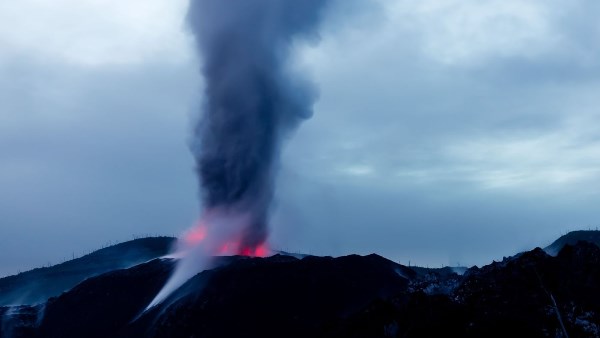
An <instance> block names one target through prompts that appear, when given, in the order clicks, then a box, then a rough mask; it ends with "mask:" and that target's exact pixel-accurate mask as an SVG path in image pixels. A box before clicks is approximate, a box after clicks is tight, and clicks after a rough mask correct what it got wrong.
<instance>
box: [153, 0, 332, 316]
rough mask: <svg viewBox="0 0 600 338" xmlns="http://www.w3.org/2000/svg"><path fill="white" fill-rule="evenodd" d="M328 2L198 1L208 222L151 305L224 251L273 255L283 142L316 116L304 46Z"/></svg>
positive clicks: (200, 159) (196, 147)
mask: <svg viewBox="0 0 600 338" xmlns="http://www.w3.org/2000/svg"><path fill="white" fill-rule="evenodd" d="M326 3H327V0H227V1H224V0H191V2H190V7H189V10H188V18H187V19H188V24H189V26H190V28H191V31H192V33H193V35H194V37H195V40H196V46H197V50H198V53H199V56H200V60H201V62H202V74H203V76H204V79H205V92H204V102H203V109H202V118H201V119H200V120H199V123H198V124H197V125H196V126H195V128H194V138H193V142H192V146H191V148H192V152H193V154H194V156H195V159H196V166H197V169H196V171H197V174H198V177H199V181H200V191H201V197H202V205H203V208H204V211H203V215H202V217H201V219H200V221H199V222H198V225H196V226H195V227H194V228H192V229H190V230H188V232H187V233H186V234H184V236H183V237H182V238H181V239H180V241H179V243H178V248H177V249H176V253H175V255H176V256H178V257H180V261H179V262H178V265H177V268H176V269H175V272H174V274H173V276H172V277H171V279H170V280H169V282H168V283H167V285H165V287H164V288H163V290H162V291H161V292H160V293H159V294H158V295H157V297H156V298H155V300H154V301H153V302H152V303H151V304H150V306H152V305H154V304H156V303H159V302H161V301H162V300H163V299H164V298H165V297H166V296H167V295H168V294H169V293H171V292H172V291H173V290H174V289H176V288H177V287H179V286H180V285H181V284H182V283H183V282H185V280H187V279H188V278H190V277H191V276H193V275H194V274H196V273H198V272H200V271H202V270H204V269H207V268H209V267H210V266H211V259H210V257H211V256H213V255H217V254H243V255H255V256H262V255H265V252H267V250H268V248H267V247H266V245H265V242H266V239H267V236H268V224H267V221H268V216H269V207H270V204H271V200H272V196H273V189H274V176H275V171H276V167H277V163H278V159H279V150H280V145H281V142H282V140H283V139H284V138H285V137H286V135H288V134H289V133H290V132H291V131H293V130H294V128H295V127H297V126H298V124H299V123H300V122H301V121H302V120H304V119H306V118H309V117H310V116H311V115H312V105H313V103H314V101H315V98H316V95H315V90H314V89H313V87H312V86H311V85H310V83H309V82H307V81H305V80H304V79H303V78H301V77H299V76H298V75H297V74H293V71H292V70H291V67H290V64H289V57H290V54H291V52H292V48H293V46H294V42H295V41H298V40H301V39H305V40H315V39H317V38H318V32H317V29H318V24H319V21H320V18H321V14H322V12H323V9H324V7H325V5H326Z"/></svg>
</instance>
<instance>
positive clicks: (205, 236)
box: [182, 222, 271, 257]
mask: <svg viewBox="0 0 600 338" xmlns="http://www.w3.org/2000/svg"><path fill="white" fill-rule="evenodd" d="M208 230H209V229H208V226H207V225H206V224H205V223H203V222H199V223H198V224H197V225H196V226H194V227H193V228H192V229H190V230H188V231H187V232H186V233H185V234H184V236H183V238H182V240H183V242H184V243H185V244H186V245H187V246H192V247H195V246H198V245H204V244H206V243H210V242H211V236H210V233H209V231H208ZM235 237H236V238H233V239H229V240H228V241H227V242H224V243H223V242H222V241H220V243H221V244H219V242H217V241H215V239H214V238H213V239H212V243H211V244H213V245H216V248H217V249H216V250H214V253H213V255H218V256H229V255H240V256H249V257H267V256H268V255H269V254H270V252H271V250H270V249H269V246H268V245H267V243H266V242H263V243H261V244H259V245H257V246H243V245H242V244H241V242H242V240H241V239H240V237H241V236H235Z"/></svg>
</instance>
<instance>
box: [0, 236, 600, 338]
mask: <svg viewBox="0 0 600 338" xmlns="http://www.w3.org/2000/svg"><path fill="white" fill-rule="evenodd" d="M174 263H175V260H173V259H164V258H163V259H154V260H151V261H149V262H146V263H143V264H139V265H137V266H134V267H131V268H128V269H121V270H115V271H111V272H107V273H104V274H102V275H99V276H96V277H93V278H88V279H87V280H85V281H84V282H82V283H80V284H79V285H77V286H76V287H74V288H73V289H71V290H69V291H67V292H65V293H62V294H61V295H60V296H58V297H53V298H50V299H49V300H48V301H47V302H46V303H44V304H40V305H36V306H20V307H0V323H1V324H2V326H1V327H0V336H1V337H9V336H10V337H66V338H68V337H205V338H211V337H261V338H269V337H278V338H279V337H286V338H288V337H291V338H293V337H357V338H358V337H370V338H375V337H442V336H443V337H507V336H509V337H510V336H515V337H565V336H567V335H568V336H569V337H599V336H600V288H599V287H598V285H600V247H598V246H596V245H594V244H590V243H588V242H585V241H579V242H577V243H576V244H575V245H569V244H567V245H565V246H564V247H563V248H562V250H560V252H559V253H558V254H557V255H556V256H550V255H548V254H546V253H545V252H544V251H543V250H542V249H540V248H536V249H534V250H531V251H527V252H523V253H520V254H518V255H515V256H513V257H508V258H505V259H504V260H503V261H501V262H493V263H491V264H489V265H486V266H483V267H481V268H479V267H472V268H469V269H468V270H467V271H465V272H464V274H462V275H459V274H456V273H454V272H453V271H454V270H453V269H450V268H444V269H426V268H416V269H413V268H409V267H406V266H403V265H400V264H397V263H394V262H392V261H389V260H387V259H385V258H383V257H380V256H377V255H368V256H357V255H350V256H344V257H338V258H332V257H315V256H304V257H302V256H301V257H299V258H298V257H292V256H286V255H275V256H272V257H268V258H248V257H239V256H232V257H220V258H219V262H218V264H217V267H216V268H214V269H211V270H206V271H203V272H201V273H199V274H197V275H196V276H194V277H192V278H191V279H190V280H189V281H188V282H186V283H185V284H184V285H183V286H182V287H181V288H179V289H178V290H177V291H176V292H175V293H174V294H172V295H171V296H170V297H169V298H167V299H166V300H165V302H163V303H162V304H159V305H158V306H156V307H154V308H152V309H150V310H148V311H147V312H145V313H144V312H143V310H144V308H145V307H146V306H147V304H149V303H150V301H151V300H152V299H153V297H154V296H155V295H156V294H157V292H158V291H159V290H160V289H161V287H162V286H163V285H164V283H165V282H166V280H167V279H168V277H169V275H170V273H171V271H172V269H173V267H174ZM460 272H462V271H460Z"/></svg>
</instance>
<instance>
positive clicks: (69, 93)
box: [0, 0, 600, 275]
mask: <svg viewBox="0 0 600 338" xmlns="http://www.w3.org/2000/svg"><path fill="white" fill-rule="evenodd" d="M186 7H187V1H186V0H128V1H102V0H19V1H2V2H0V275H6V274H13V273H16V272H17V271H19V270H26V269H29V268H33V267H36V266H40V265H43V264H47V263H48V262H50V263H57V262H60V260H61V259H64V258H67V257H71V256H72V254H75V255H81V254H82V253H84V252H86V251H88V250H91V249H97V248H99V247H101V246H102V245H104V244H106V243H108V242H111V241H112V242H114V241H123V240H127V239H130V238H131V237H132V236H134V235H144V234H164V235H176V234H179V233H180V232H181V231H183V230H184V229H185V228H187V227H188V226H189V225H191V224H192V223H193V222H194V220H195V218H196V217H197V215H198V213H199V211H200V210H199V203H198V198H197V181H196V178H195V176H194V172H193V159H192V156H191V154H190V152H189V148H188V144H189V141H190V130H191V123H192V121H193V120H194V118H196V117H197V116H198V113H199V111H198V107H199V102H200V101H201V99H202V90H201V89H202V78H201V77H200V75H199V71H198V69H199V65H198V60H197V57H196V56H195V55H194V48H193V45H192V43H193V41H192V39H191V37H190V35H189V34H188V32H187V31H186V29H185V24H184V19H185V12H186ZM598 15H600V3H598V2H597V1H593V0H577V1H569V2H565V1H558V0H551V1H548V0H545V1H525V0H518V1H517V0H515V1H512V0H490V1H485V2H483V1H479V0H448V1H437V0H421V1H409V0H396V1H391V0H385V1H383V0H381V1H376V0H371V2H367V1H363V2H356V3H353V4H350V2H348V1H338V2H337V3H335V4H333V5H332V6H331V7H330V8H329V11H328V13H327V16H326V19H325V24H324V26H323V27H322V34H321V40H320V43H319V44H318V45H317V44H311V45H309V46H306V45H298V46H296V48H295V54H294V64H295V66H296V67H297V68H298V70H299V71H301V72H303V73H307V74H309V75H310V76H311V77H312V79H313V81H314V83H315V84H316V86H317V87H318V88H319V92H320V95H319V100H318V102H317V104H316V106H315V115H314V116H313V118H312V119H310V120H308V121H306V122H305V123H304V124H303V125H301V126H300V128H299V129H298V131H297V132H296V133H295V134H294V135H293V137H292V138H290V140H288V142H287V145H286V146H285V149H284V153H283V156H282V164H281V170H280V174H279V179H278V183H279V185H278V188H277V201H276V203H275V207H274V215H273V220H272V228H273V232H272V236H271V241H272V243H273V245H274V246H275V247H278V248H283V249H287V250H296V251H302V252H309V253H313V254H323V255H324V254H328V255H342V254H349V253H360V254H367V253H371V252H376V253H379V254H381V255H384V256H386V257H388V258H390V259H394V260H396V261H400V262H401V263H403V264H408V261H409V260H410V261H411V263H412V264H420V265H429V266H439V265H441V264H444V265H446V264H452V265H455V264H458V263H460V264H462V265H473V264H478V265H481V264H485V263H488V262H491V260H492V259H495V260H501V259H502V257H503V256H508V255H512V254H514V253H516V252H518V251H521V250H526V249H531V248H533V247H535V246H545V245H548V244H549V243H550V242H551V241H552V240H554V239H555V238H557V237H558V236H559V235H560V234H561V233H564V232H566V231H569V230H575V229H582V228H585V229H587V228H589V227H591V228H595V227H596V226H597V225H598V223H600V222H599V220H600V209H599V208H598V205H600V186H599V185H598V182H600V128H598V126H600V108H599V107H600V95H599V93H600V40H599V37H600V21H598V20H597V18H598Z"/></svg>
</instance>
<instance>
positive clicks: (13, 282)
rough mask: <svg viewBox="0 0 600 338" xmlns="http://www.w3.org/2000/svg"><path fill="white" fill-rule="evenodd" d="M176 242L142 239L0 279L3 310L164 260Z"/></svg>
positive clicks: (150, 238)
mask: <svg viewBox="0 0 600 338" xmlns="http://www.w3.org/2000/svg"><path fill="white" fill-rule="evenodd" d="M174 240H175V239H174V238H172V237H149V238H139V239H135V240H132V241H128V242H124V243H120V244H116V245H113V246H110V247H107V248H104V249H101V250H98V251H94V252H93V253H91V254H89V255H85V256H83V257H80V258H76V259H73V260H70V261H67V262H64V263H62V264H58V265H54V266H51V267H45V268H38V269H33V270H31V271H27V272H23V273H20V274H18V275H14V276H9V277H4V278H0V306H2V305H21V304H36V303H40V302H45V301H46V300H47V299H48V298H50V297H52V296H58V295H59V294H60V293H61V292H63V291H66V290H69V289H70V288H72V287H74V286H75V285H77V284H78V283H80V282H82V281H83V280H85V279H86V278H89V277H92V276H97V275H99V274H102V273H104V272H107V271H113V270H117V269H124V268H128V267H131V266H133V265H136V264H140V263H142V262H146V261H148V260H151V259H154V258H156V257H160V256H163V255H165V254H167V253H168V252H169V249H170V248H171V245H172V244H173V241H174Z"/></svg>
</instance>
